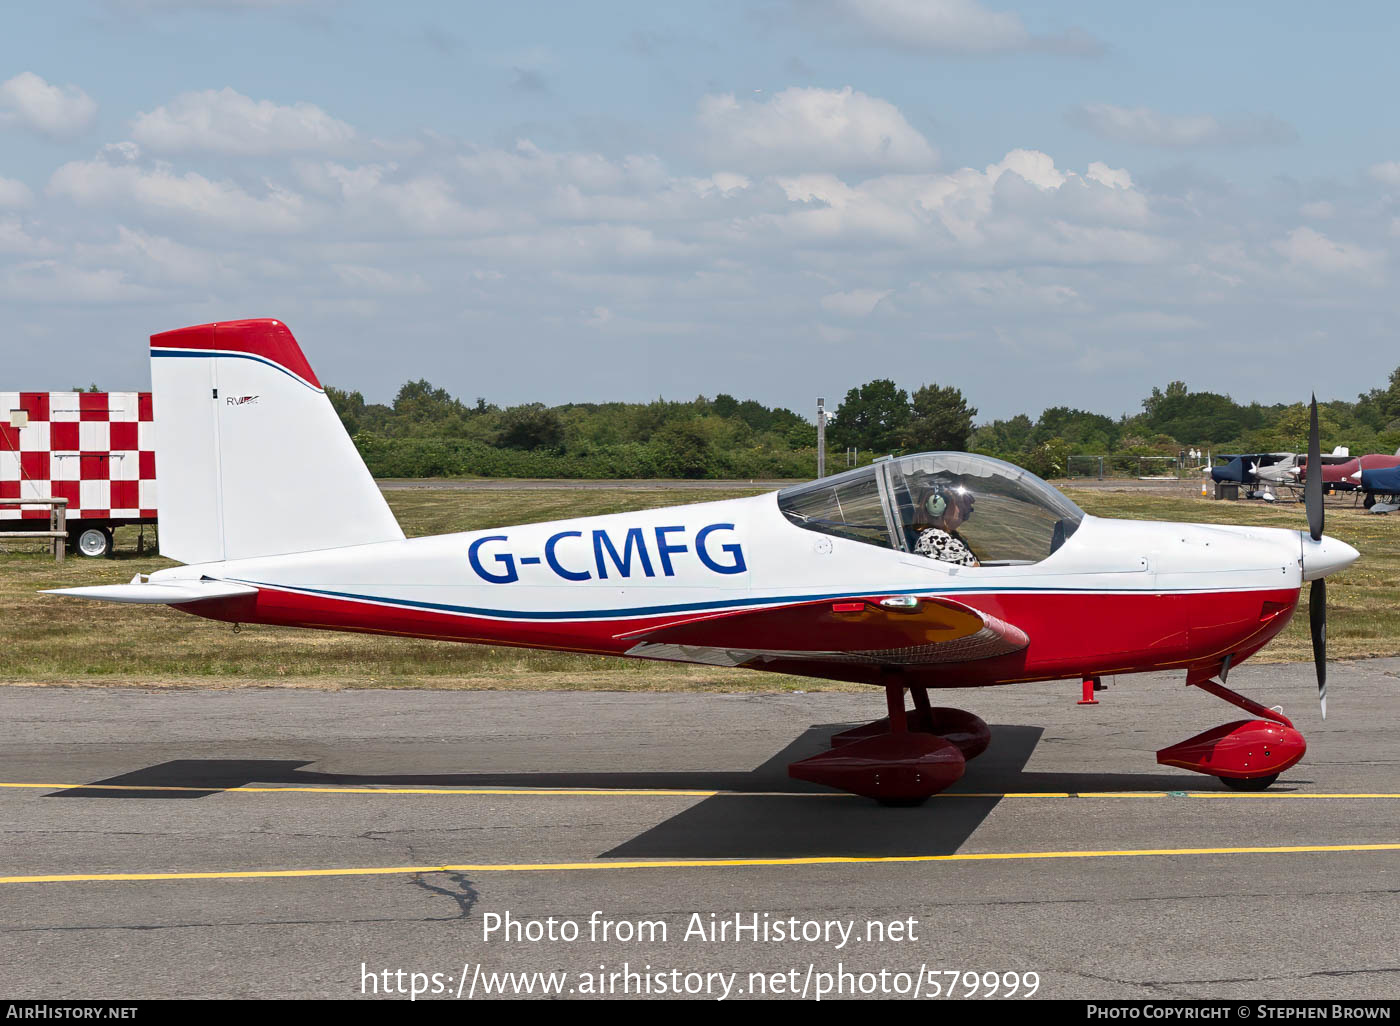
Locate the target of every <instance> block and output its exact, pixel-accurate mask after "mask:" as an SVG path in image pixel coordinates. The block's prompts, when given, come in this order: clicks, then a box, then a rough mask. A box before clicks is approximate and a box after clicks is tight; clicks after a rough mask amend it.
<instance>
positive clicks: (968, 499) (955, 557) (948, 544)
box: [913, 483, 980, 566]
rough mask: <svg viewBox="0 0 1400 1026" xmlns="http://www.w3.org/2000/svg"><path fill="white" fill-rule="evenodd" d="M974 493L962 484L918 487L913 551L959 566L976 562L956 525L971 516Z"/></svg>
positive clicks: (973, 564) (937, 484) (958, 525)
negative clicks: (915, 534) (920, 488)
mask: <svg viewBox="0 0 1400 1026" xmlns="http://www.w3.org/2000/svg"><path fill="white" fill-rule="evenodd" d="M973 498H974V497H973V494H972V491H971V490H970V489H968V488H965V487H964V486H962V485H953V484H946V483H935V484H932V485H929V486H928V487H926V488H924V489H922V490H921V492H920V494H919V500H918V502H917V503H916V504H915V506H914V518H913V521H914V522H913V526H914V529H915V530H916V531H917V532H918V537H917V540H916V541H915V542H914V551H915V552H917V553H919V554H920V555H923V556H928V557H929V558H930V559H937V560H941V561H942V562H944V563H956V564H958V565H960V566H978V565H980V564H979V563H978V562H977V557H976V556H975V555H973V552H972V549H971V548H970V547H969V546H968V544H967V542H966V541H964V540H963V538H962V536H961V535H959V534H958V528H959V527H960V526H961V525H962V524H964V523H965V522H966V521H967V520H968V519H969V518H970V517H971V516H972V505H973Z"/></svg>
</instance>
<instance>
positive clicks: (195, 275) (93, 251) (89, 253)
mask: <svg viewBox="0 0 1400 1026" xmlns="http://www.w3.org/2000/svg"><path fill="white" fill-rule="evenodd" d="M73 253H74V256H75V257H76V259H77V261H78V262H80V263H83V264H86V265H98V266H100V267H106V268H111V267H117V268H120V269H121V271H122V272H123V273H125V274H128V275H130V276H132V277H133V278H136V279H138V280H140V281H142V282H146V283H152V284H161V285H192V286H203V285H208V284H210V283H211V282H213V281H214V280H215V279H216V277H217V276H218V275H219V274H220V273H221V272H222V271H223V268H222V267H221V264H220V262H219V260H218V259H217V258H216V257H215V256H213V255H211V254H210V253H208V252H206V251H204V250H201V249H196V248H195V247H192V246H186V245H183V244H182V243H179V242H176V241H175V240H174V239H171V238H168V237H166V236H163V235H155V234H152V233H149V232H143V231H139V230H135V229H131V228H128V227H126V226H125V225H118V226H117V238H116V240H115V241H114V242H103V243H82V242H80V243H78V244H77V245H76V246H74V249H73Z"/></svg>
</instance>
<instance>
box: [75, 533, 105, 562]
mask: <svg viewBox="0 0 1400 1026" xmlns="http://www.w3.org/2000/svg"><path fill="white" fill-rule="evenodd" d="M69 543H70V544H71V545H72V547H73V551H74V552H76V553H78V554H79V555H82V556H87V557H89V558H93V559H96V558H98V557H101V556H110V555H111V554H112V532H111V531H110V530H109V529H108V528H106V527H84V528H83V529H82V530H81V531H74V532H73V534H72V535H71V536H70V537H69Z"/></svg>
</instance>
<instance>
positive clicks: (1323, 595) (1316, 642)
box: [1308, 577, 1327, 720]
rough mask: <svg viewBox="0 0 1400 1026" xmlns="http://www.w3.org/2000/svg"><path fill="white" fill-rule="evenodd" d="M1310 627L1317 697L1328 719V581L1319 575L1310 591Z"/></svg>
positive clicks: (1325, 717)
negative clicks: (1315, 666) (1315, 670)
mask: <svg viewBox="0 0 1400 1026" xmlns="http://www.w3.org/2000/svg"><path fill="white" fill-rule="evenodd" d="M1308 627H1309V628H1310V629H1311V630H1312V646H1313V662H1314V663H1315V664H1316V665H1317V699H1318V701H1319V702H1320V703H1321V704H1322V718H1323V719H1324V720H1325V719H1327V582H1326V581H1325V580H1324V579H1323V578H1321V577H1319V578H1318V579H1317V580H1315V581H1313V582H1312V590H1311V591H1310V592H1309V593H1308Z"/></svg>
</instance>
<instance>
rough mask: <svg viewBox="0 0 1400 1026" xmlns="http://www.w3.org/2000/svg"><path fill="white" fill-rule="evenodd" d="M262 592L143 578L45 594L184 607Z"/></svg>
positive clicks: (227, 584)
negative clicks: (189, 603) (126, 582)
mask: <svg viewBox="0 0 1400 1026" xmlns="http://www.w3.org/2000/svg"><path fill="white" fill-rule="evenodd" d="M257 593H258V589H257V588H254V587H251V586H249V585H247V584H232V583H230V582H229V581H213V580H210V579H209V578H207V577H201V578H200V579H199V580H197V581H194V580H189V581H168V582H167V581H159V582H150V583H148V582H144V581H142V580H141V577H140V575H137V576H136V577H135V578H133V579H132V582H131V583H130V584H99V585H95V586H92V587H86V588H49V589H46V590H45V591H44V594H45V595H68V596H70V597H72V598H83V599H97V600H98V601H101V602H136V603H140V604H143V605H170V606H182V605H184V604H186V603H188V602H204V601H207V600H209V599H221V598H234V597H236V596H238V595H256V594H257Z"/></svg>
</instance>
